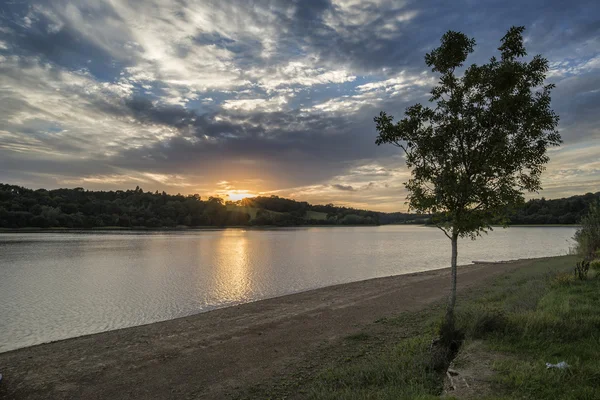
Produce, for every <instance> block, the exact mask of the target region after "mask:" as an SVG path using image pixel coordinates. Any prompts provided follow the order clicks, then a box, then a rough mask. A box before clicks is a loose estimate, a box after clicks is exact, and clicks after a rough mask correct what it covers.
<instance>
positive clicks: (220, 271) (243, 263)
mask: <svg viewBox="0 0 600 400" xmlns="http://www.w3.org/2000/svg"><path fill="white" fill-rule="evenodd" d="M247 235H248V232H246V231H238V230H235V231H223V232H221V234H220V237H219V239H218V241H217V242H216V247H215V249H214V252H215V258H216V259H215V267H216V278H217V279H216V280H217V285H218V286H217V287H216V288H215V291H216V292H217V294H218V297H219V298H220V300H221V302H225V303H230V302H240V301H244V300H247V299H248V298H249V293H250V282H251V273H250V265H249V254H248V252H249V248H248V236H247ZM257 250H258V251H260V249H254V251H257Z"/></svg>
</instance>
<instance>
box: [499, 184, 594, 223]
mask: <svg viewBox="0 0 600 400" xmlns="http://www.w3.org/2000/svg"><path fill="white" fill-rule="evenodd" d="M598 200H600V192H597V193H586V194H584V195H578V196H571V197H566V198H562V199H552V200H547V199H545V198H543V197H542V198H541V199H533V200H529V201H527V202H526V203H525V205H524V206H523V207H522V208H521V209H519V210H518V211H517V212H516V213H515V214H514V215H513V216H511V217H510V223H511V224H512V225H523V224H532V225H538V224H578V223H579V221H581V218H582V217H583V216H584V215H585V214H586V213H587V212H588V210H589V206H590V204H591V203H592V202H594V201H598Z"/></svg>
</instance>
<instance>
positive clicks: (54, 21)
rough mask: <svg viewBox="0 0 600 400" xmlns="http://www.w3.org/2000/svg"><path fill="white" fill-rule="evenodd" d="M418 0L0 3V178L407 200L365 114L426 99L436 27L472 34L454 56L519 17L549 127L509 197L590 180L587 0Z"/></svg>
mask: <svg viewBox="0 0 600 400" xmlns="http://www.w3.org/2000/svg"><path fill="white" fill-rule="evenodd" d="M433 4H434V3H433V2H414V3H413V2H406V3H399V2H394V1H386V0H369V1H358V0H346V1H344V0H332V1H325V0H323V1H315V2H304V3H301V4H300V5H299V4H290V3H289V2H287V1H284V0H281V1H274V2H264V3H263V2H258V4H255V5H254V6H253V7H245V6H243V5H240V4H239V3H236V2H234V1H215V2H209V1H203V2H198V3H194V2H188V1H183V2H179V3H178V4H172V2H169V1H165V0H155V1H153V2H145V3H144V5H143V6H137V7H136V6H134V5H129V4H126V3H119V4H116V3H115V4H113V3H109V2H105V1H93V2H92V1H82V2H71V1H58V2H53V3H52V4H47V3H45V2H36V1H31V2H25V3H19V4H3V5H0V11H2V14H1V15H2V18H1V19H0V90H1V91H2V92H3V102H2V103H3V104H2V106H1V107H0V118H1V119H2V121H3V122H4V124H3V125H4V126H3V127H1V128H0V182H7V183H9V184H15V185H18V186H23V187H27V188H45V189H52V188H74V187H83V188H85V189H86V190H105V191H110V190H122V189H119V188H122V187H126V188H135V187H136V186H140V187H142V188H143V189H144V190H145V191H150V192H154V191H156V190H158V191H160V192H162V191H165V192H167V193H182V194H184V195H189V194H194V193H198V194H200V196H201V197H202V198H206V197H208V196H210V195H213V196H219V197H223V198H225V199H226V200H233V201H235V200H236V199H241V198H243V196H252V195H262V196H271V195H277V196H279V197H283V198H290V199H294V200H297V201H306V202H309V203H311V204H328V203H333V204H336V205H341V206H345V207H353V208H358V209H363V210H367V209H368V210H374V211H380V212H407V206H406V204H404V202H405V197H406V190H405V188H404V186H403V182H404V181H406V180H407V178H408V176H409V174H410V172H409V170H408V169H407V168H406V165H405V163H404V159H403V156H402V154H401V153H400V152H399V151H398V150H397V149H395V148H393V147H392V146H376V145H375V138H376V132H375V124H374V123H373V117H374V116H376V115H377V114H378V113H379V111H381V110H385V111H387V112H389V113H391V114H392V115H394V116H395V117H396V119H399V118H400V117H401V116H402V113H403V110H404V109H405V108H406V107H407V106H409V105H411V104H414V103H416V102H421V103H426V102H427V99H428V97H429V96H428V92H429V90H430V89H431V87H432V86H433V85H434V84H435V82H436V75H435V74H433V73H431V72H430V71H429V70H428V68H427V67H426V65H425V62H424V55H425V53H426V52H427V51H430V50H431V49H433V48H434V47H436V46H437V45H438V44H439V39H440V37H441V35H442V34H443V33H444V32H445V31H447V30H449V29H453V30H458V31H462V32H465V33H466V34H467V35H468V36H470V37H474V38H475V39H476V40H477V47H476V49H475V53H474V54H473V55H472V57H470V58H469V59H468V60H467V63H468V64H467V65H469V64H472V63H479V64H480V63H482V62H486V61H487V60H488V59H489V58H490V57H491V56H493V55H497V54H498V52H497V50H496V49H497V47H498V46H499V43H500V42H499V41H500V38H501V37H502V36H503V35H504V33H505V32H506V30H507V29H508V28H509V27H510V26H512V25H524V26H525V27H526V31H525V42H526V46H527V51H528V58H530V57H532V56H533V55H535V54H541V55H542V56H544V57H546V58H548V60H549V62H550V71H548V82H549V83H554V84H556V88H555V89H554V90H553V92H552V108H553V109H554V110H555V111H556V113H557V114H558V115H559V116H560V118H561V122H560V124H559V131H560V133H561V135H562V137H563V140H564V143H563V144H562V145H561V146H560V148H557V149H551V150H550V151H549V155H550V163H549V164H548V165H547V170H546V171H545V172H544V174H543V175H542V183H543V187H544V190H543V191H541V192H539V193H532V194H527V195H526V199H531V198H541V197H545V198H547V199H558V198H565V197H570V196H573V195H579V194H584V193H588V192H592V193H595V192H598V191H600V157H599V156H598V154H600V114H599V113H598V109H600V27H598V24H597V19H595V17H594V16H595V15H598V14H599V13H600V4H598V3H597V2H593V1H576V2H575V3H568V4H564V3H563V2H559V1H556V0H555V1H549V2H542V1H539V2H532V3H528V4H527V5H526V6H525V7H524V6H523V5H522V4H521V2H517V1H514V0H513V1H508V2H503V3H498V4H489V3H488V4H479V3H478V4H475V5H473V4H472V3H470V2H467V1H462V2H454V3H452V4H450V5H439V4H436V6H435V7H434V6H433Z"/></svg>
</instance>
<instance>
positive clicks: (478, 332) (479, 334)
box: [458, 306, 508, 339]
mask: <svg viewBox="0 0 600 400" xmlns="http://www.w3.org/2000/svg"><path fill="white" fill-rule="evenodd" d="M458 324H459V326H460V327H461V329H462V330H463V331H464V332H465V334H466V335H467V336H468V337H470V338H473V339H480V338H483V337H485V336H486V335H488V334H490V333H494V332H502V331H504V330H505V329H506V327H507V325H508V320H507V317H506V313H505V312H504V310H501V309H498V308H495V307H484V306H479V307H471V308H469V309H468V310H464V311H462V312H461V313H460V315H459V322H458Z"/></svg>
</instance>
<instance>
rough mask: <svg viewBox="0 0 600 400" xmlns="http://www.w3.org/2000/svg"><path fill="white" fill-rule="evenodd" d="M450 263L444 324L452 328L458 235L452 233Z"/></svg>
mask: <svg viewBox="0 0 600 400" xmlns="http://www.w3.org/2000/svg"><path fill="white" fill-rule="evenodd" d="M451 240H452V261H451V267H450V274H451V284H450V295H449V296H448V308H447V309H446V322H447V323H448V326H450V327H454V305H455V304H456V263H457V256H458V235H457V234H456V233H452V239H451Z"/></svg>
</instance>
